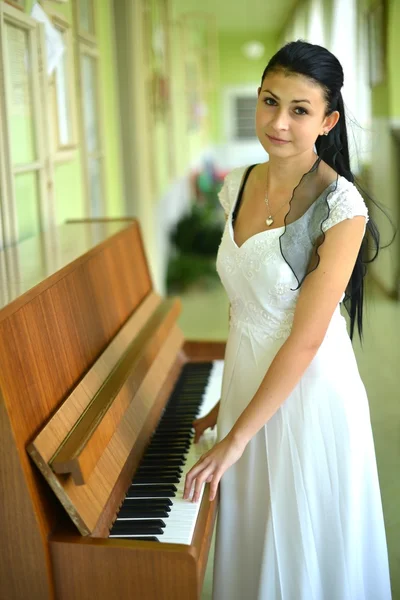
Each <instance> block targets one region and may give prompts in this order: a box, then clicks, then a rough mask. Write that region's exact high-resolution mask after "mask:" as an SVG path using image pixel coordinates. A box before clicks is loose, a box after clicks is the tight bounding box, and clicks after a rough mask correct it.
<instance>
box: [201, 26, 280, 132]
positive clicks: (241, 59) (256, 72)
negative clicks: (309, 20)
mask: <svg viewBox="0 0 400 600" xmlns="http://www.w3.org/2000/svg"><path fill="white" fill-rule="evenodd" d="M254 40H256V41H259V42H262V43H263V44H264V46H265V54H264V56H262V57H261V58H259V59H257V60H250V59H248V58H246V57H245V56H244V54H243V52H242V47H243V45H244V44H245V43H247V42H250V41H254ZM277 49H278V34H276V35H272V34H268V35H266V34H265V33H260V32H246V33H220V34H219V36H218V51H219V73H220V76H219V83H220V89H219V94H218V96H217V99H216V102H215V105H214V106H213V107H212V110H213V111H214V121H215V122H216V123H217V127H216V129H215V130H214V139H215V141H217V142H218V141H222V140H223V115H222V110H223V109H222V105H223V90H224V87H225V86H235V85H237V86H239V85H248V84H254V86H255V88H254V93H255V94H256V93H257V87H258V86H259V85H260V82H261V76H262V74H263V71H264V69H265V67H266V66H267V63H268V61H269V60H270V58H271V57H272V56H273V55H274V54H275V52H276V51H277Z"/></svg>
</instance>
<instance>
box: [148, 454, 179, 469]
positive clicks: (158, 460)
mask: <svg viewBox="0 0 400 600" xmlns="http://www.w3.org/2000/svg"><path fill="white" fill-rule="evenodd" d="M140 464H141V465H143V466H147V465H148V466H152V465H154V464H156V465H160V466H161V467H162V466H163V465H165V466H173V465H179V466H183V465H184V464H185V461H184V459H183V458H177V457H176V456H172V457H169V458H168V457H165V456H164V457H157V456H145V457H144V458H143V460H142V462H141V463H140Z"/></svg>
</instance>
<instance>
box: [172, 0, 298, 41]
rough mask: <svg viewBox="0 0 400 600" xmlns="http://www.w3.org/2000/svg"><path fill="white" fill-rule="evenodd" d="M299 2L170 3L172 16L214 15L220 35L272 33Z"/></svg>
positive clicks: (216, 0)
mask: <svg viewBox="0 0 400 600" xmlns="http://www.w3.org/2000/svg"><path fill="white" fill-rule="evenodd" d="M297 3H298V0H248V1H247V2H246V0H202V2H201V3H199V0H173V1H172V5H173V17H174V18H176V17H178V16H179V15H180V14H182V13H188V12H192V11H193V12H197V13H202V12H207V13H213V14H215V16H216V19H217V27H218V29H219V31H221V32H226V33H228V32H231V33H233V32H242V33H245V32H249V33H250V32H263V33H265V32H268V31H270V32H274V33H278V32H280V30H281V29H282V28H283V27H284V25H285V23H286V21H287V19H288V17H289V14H290V13H291V11H292V10H293V7H294V6H295V5H296V4H297Z"/></svg>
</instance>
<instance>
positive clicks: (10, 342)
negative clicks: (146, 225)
mask: <svg viewBox="0 0 400 600" xmlns="http://www.w3.org/2000/svg"><path fill="white" fill-rule="evenodd" d="M0 273H1V276H2V281H1V286H2V292H1V300H2V308H1V310H0V532H1V540H2V541H1V544H0V600H25V599H29V600H46V599H51V598H56V599H57V600H58V599H63V600H64V599H65V600H86V599H87V600H89V599H93V598H95V599H96V600H103V599H107V600H109V599H110V598H124V597H126V598H131V599H134V598H140V599H141V600H146V599H152V600H162V599H166V600H167V599H168V600H179V599H185V600H192V599H197V598H200V593H201V587H202V582H203V577H204V572H205V567H206V563H207V556H208V552H209V547H210V542H211V536H212V530H213V526H214V521H215V517H216V510H217V501H214V502H209V499H208V492H209V490H208V486H207V487H206V490H205V493H204V496H203V499H202V502H201V507H200V512H199V517H198V520H197V524H196V529H195V532H194V537H193V541H192V544H191V545H190V546H186V545H181V544H166V543H163V544H161V543H154V542H144V541H132V540H123V539H110V538H108V537H107V536H108V532H109V528H110V526H111V524H112V522H113V520H114V518H115V515H116V513H117V511H118V507H119V506H120V503H121V501H122V499H123V498H124V494H125V490H126V488H127V487H128V485H129V482H130V481H131V479H132V476H133V474H134V472H135V469H136V467H137V465H138V462H139V460H140V458H141V456H142V454H143V451H144V448H145V447H146V445H147V442H148V440H149V437H150V435H151V433H152V431H153V430H154V428H155V426H156V424H157V422H158V420H159V417H160V414H161V412H162V410H163V407H164V406H165V404H166V402H167V400H168V396H169V394H170V393H171V390H172V389H173V386H174V383H175V381H176V380H177V378H178V376H179V373H180V371H181V369H182V365H184V364H185V363H187V362H188V361H199V360H201V361H204V360H214V359H222V358H223V356H224V352H225V345H224V344H223V343H218V342H216V343H212V342H210V343H208V342H188V341H185V340H184V338H183V334H182V332H181V331H180V329H179V327H178V326H177V323H176V318H177V315H178V314H179V310H180V302H179V299H177V298H176V299H170V300H163V299H162V298H161V297H160V296H158V295H157V294H156V293H155V292H154V290H153V287H152V282H151V278H150V275H149V270H148V264H147V261H146V257H145V252H144V249H143V244H142V240H141V234H140V227H139V224H138V223H137V221H136V220H134V219H131V220H128V219H126V220H110V221H107V220H98V221H86V222H84V221H82V222H70V223H66V224H65V225H62V226H61V227H59V228H58V230H57V231H56V232H49V233H48V234H46V235H42V236H40V237H38V238H34V239H32V240H28V241H26V242H23V243H21V244H19V245H18V246H16V247H14V248H9V249H6V250H3V251H2V252H0ZM89 409H90V410H89ZM82 415H83V416H82ZM88 415H89V416H88ZM85 419H86V422H85ZM78 426H80V430H79V427H78ZM71 431H72V432H73V435H72V434H70V433H68V432H71ZM74 436H75V438H76V439H75V440H74V439H73V438H74ZM60 440H61V441H62V440H66V441H67V443H66V442H65V441H64V442H63V443H62V444H61V450H63V451H64V454H66V456H60V455H58V458H59V459H60V460H59V461H58V463H59V464H58V472H56V471H57V469H55V466H54V465H55V461H54V456H55V449H57V447H58V446H60V443H59V442H60ZM68 444H69V445H71V444H72V446H74V444H75V446H74V450H73V451H72V458H71V452H70V456H69V458H68V456H67V455H68V452H67V450H68ZM28 448H29V451H30V452H31V454H32V455H33V456H34V457H35V459H36V462H37V464H38V465H39V468H40V469H41V470H42V471H43V473H41V472H40V470H39V468H38V466H37V465H35V464H34V461H33V460H32V457H31V456H30V455H29V454H28V451H27V449H28ZM69 450H70V451H71V448H69ZM46 453H47V459H48V460H47V459H46ZM43 457H44V458H43ZM52 460H53V463H52V462H51V461H52ZM43 474H45V475H46V477H48V478H49V480H50V483H51V486H52V487H53V490H52V489H51V487H50V485H49V483H48V481H46V479H45V477H43ZM56 496H58V498H57V497H56ZM60 500H61V502H60ZM61 503H63V504H64V507H63V506H62V504H61ZM65 509H67V510H68V512H69V514H70V515H71V516H72V519H73V520H74V523H75V524H74V523H73V522H72V520H71V518H70V517H69V515H68V514H67V510H65Z"/></svg>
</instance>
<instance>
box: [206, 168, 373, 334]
mask: <svg viewBox="0 0 400 600" xmlns="http://www.w3.org/2000/svg"><path fill="white" fill-rule="evenodd" d="M246 168H247V167H240V168H238V169H234V170H233V171H232V172H231V173H229V175H227V177H226V178H225V181H224V185H223V187H222V189H221V192H220V194H219V199H220V202H221V205H222V207H223V208H224V211H225V214H226V215H227V217H228V218H227V221H226V225H225V229H224V232H223V236H222V240H221V244H220V246H219V249H218V254H217V271H218V274H219V276H220V278H221V281H222V284H223V285H224V287H225V289H226V292H227V294H228V297H229V300H230V304H231V327H233V328H236V327H239V326H241V325H244V324H245V325H247V326H248V327H250V328H251V329H252V330H253V331H254V332H256V335H258V336H261V337H262V338H272V339H281V338H286V337H287V336H288V335H289V334H290V330H291V326H292V323H293V318H294V312H295V307H296V303H297V299H298V296H299V293H300V289H301V288H300V289H297V290H296V289H295V288H297V287H298V281H297V279H296V277H295V276H294V274H293V271H292V270H291V268H290V267H289V265H288V264H287V262H285V260H284V258H283V257H282V254H281V251H280V246H279V237H280V236H281V235H282V233H283V231H284V226H283V227H278V228H275V229H268V230H265V231H261V232H260V233H257V234H255V235H253V236H251V237H250V238H249V239H247V240H246V241H245V242H244V243H243V244H242V245H241V246H240V247H238V246H237V244H236V243H235V241H234V234H233V227H232V212H233V209H234V207H235V203H236V200H237V196H238V192H239V186H240V183H241V180H242V177H243V173H244V171H245V169H246ZM335 183H336V182H335ZM325 195H326V194H325ZM323 199H324V198H323V196H321V197H320V198H318V199H317V200H316V201H315V205H313V209H312V210H308V211H307V212H306V213H305V214H304V215H303V216H302V217H301V218H300V219H298V220H297V221H294V222H293V223H291V224H289V225H287V235H289V236H290V237H289V241H290V243H291V244H293V245H294V246H295V249H296V253H298V254H299V256H301V255H304V260H305V261H306V260H307V257H308V255H309V253H310V251H311V249H312V246H313V244H314V242H315V239H316V237H317V236H318V235H320V233H321V230H320V229H318V228H317V227H316V226H315V227H314V226H313V220H314V219H316V217H317V216H318V206H317V205H316V204H317V203H318V202H319V201H321V202H322V200H323ZM328 203H329V208H330V212H329V217H328V218H327V219H326V220H325V221H324V222H323V224H322V228H323V231H324V232H325V231H327V230H328V229H329V228H330V227H333V226H334V225H336V224H337V223H340V222H341V221H343V220H344V219H349V218H352V217H354V216H356V215H363V216H365V217H366V223H367V220H368V210H367V207H366V205H365V202H364V200H363V198H362V196H361V195H360V194H359V192H358V190H357V188H356V187H355V186H354V185H353V184H352V183H350V182H349V181H348V180H347V179H345V178H344V177H341V176H339V179H338V182H337V187H336V189H335V190H334V191H333V192H332V194H331V195H330V196H329V200H328ZM310 208H311V207H310ZM318 223H319V221H318ZM343 298H344V294H343V296H342V298H341V301H342V300H343ZM336 313H337V316H339V317H340V309H339V305H338V307H337V311H336Z"/></svg>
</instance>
